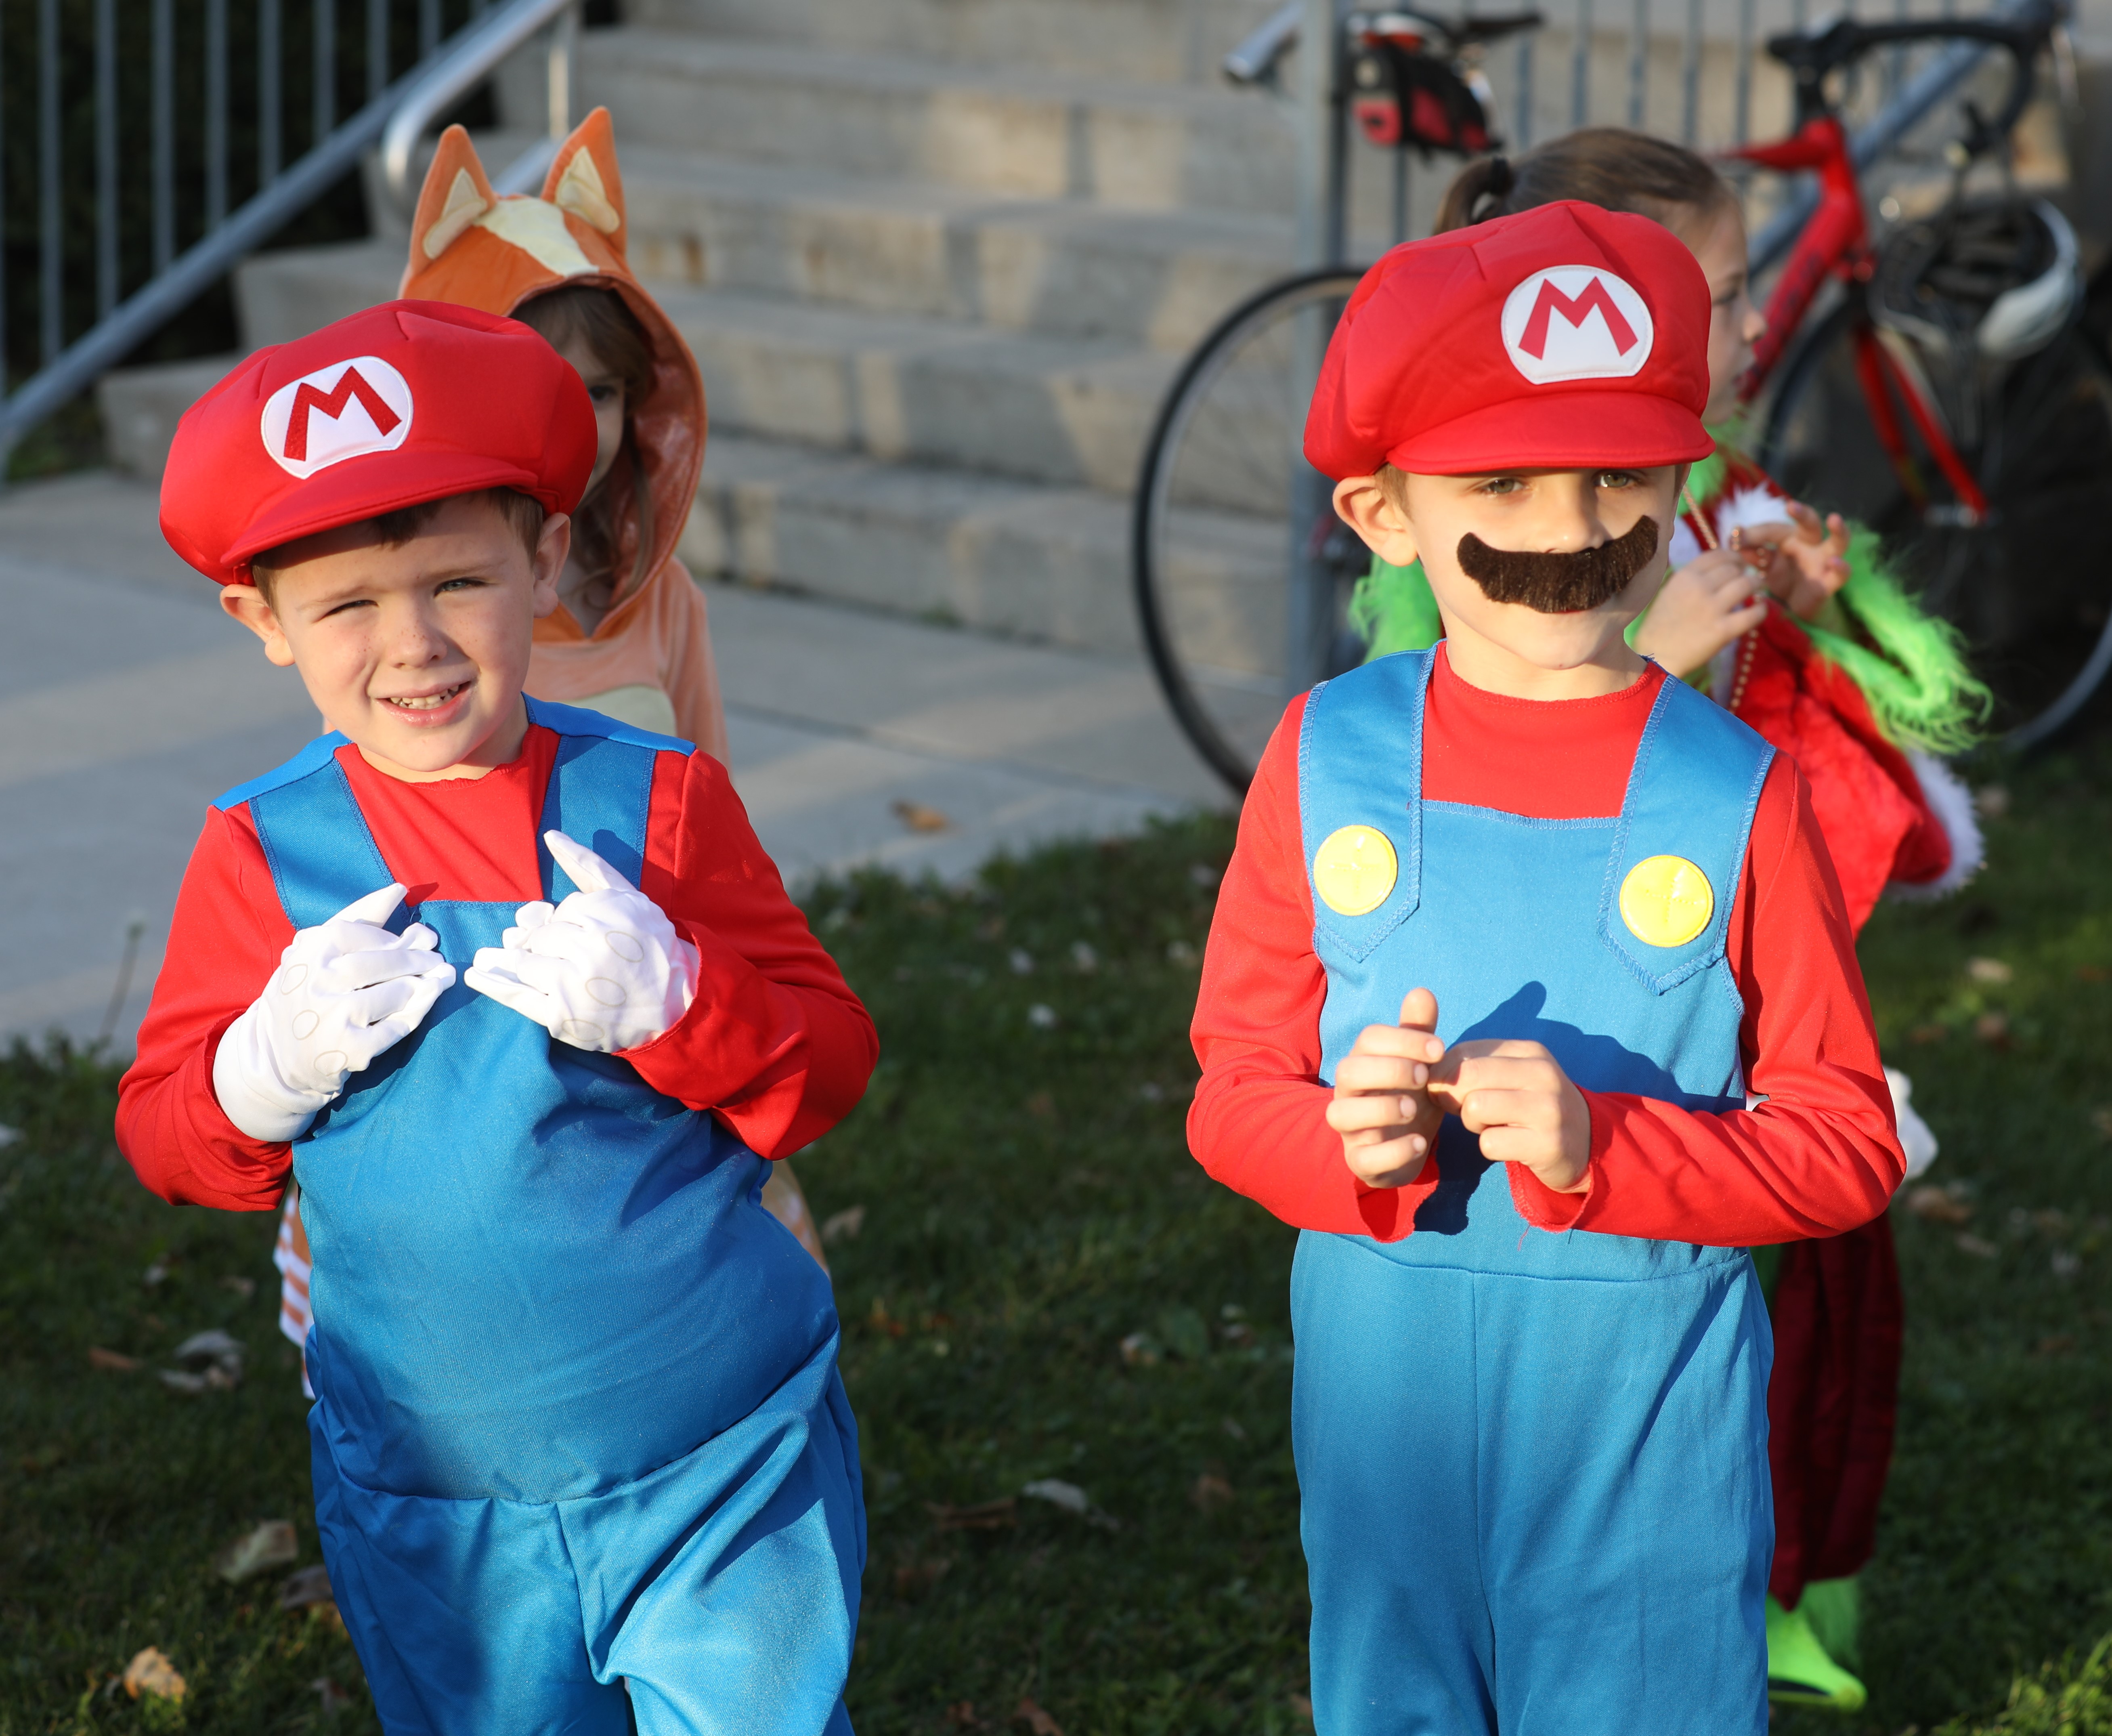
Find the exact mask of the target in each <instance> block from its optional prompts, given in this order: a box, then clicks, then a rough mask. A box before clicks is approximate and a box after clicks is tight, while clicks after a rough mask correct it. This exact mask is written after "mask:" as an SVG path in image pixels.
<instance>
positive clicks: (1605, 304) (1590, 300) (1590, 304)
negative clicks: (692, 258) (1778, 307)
mask: <svg viewBox="0 0 2112 1736" xmlns="http://www.w3.org/2000/svg"><path fill="white" fill-rule="evenodd" d="M1593 308H1597V309H1598V310H1599V312H1600V313H1601V314H1603V315H1604V316H1605V320H1606V330H1607V332H1608V333H1609V335H1611V336H1612V338H1613V339H1614V349H1615V350H1616V351H1617V352H1618V353H1620V354H1621V355H1623V356H1625V355H1626V354H1627V353H1628V352H1629V351H1630V350H1632V349H1634V348H1635V347H1636V329H1635V327H1634V326H1631V325H1630V324H1629V323H1628V322H1627V321H1626V320H1624V319H1623V318H1622V317H1621V310H1620V309H1619V308H1616V307H1615V306H1614V298H1613V297H1612V296H1610V295H1609V294H1607V293H1606V286H1605V285H1604V284H1603V283H1601V282H1600V280H1598V279H1597V278H1593V279H1592V280H1591V282H1590V283H1588V284H1586V285H1585V286H1584V289H1583V293H1582V294H1580V295H1578V296H1577V298H1576V300H1574V301H1572V300H1571V299H1570V298H1568V296H1566V295H1564V294H1563V293H1562V292H1561V291H1560V290H1559V289H1556V288H1555V287H1554V279H1553V278H1551V277H1550V278H1547V279H1545V280H1543V281H1542V283H1541V286H1540V298H1539V299H1538V300H1537V301H1536V302H1535V303H1533V304H1532V318H1531V319H1529V320H1527V321H1526V322H1525V332H1524V335H1523V336H1521V337H1520V338H1519V339H1518V348H1519V349H1522V350H1523V351H1524V352H1525V353H1527V355H1528V356H1531V357H1532V358H1533V360H1534V361H1536V362H1537V361H1539V360H1541V358H1543V357H1545V355H1546V353H1547V321H1548V317H1549V316H1550V314H1554V313H1559V314H1560V315H1561V316H1562V317H1563V318H1564V319H1565V320H1567V321H1568V322H1569V324H1570V325H1571V326H1573V327H1574V326H1582V324H1583V323H1584V321H1586V320H1587V319H1589V318H1590V317H1591V310H1592V309H1593ZM346 377H347V378H348V379H349V378H350V377H351V376H349V375H348V376H346Z"/></svg>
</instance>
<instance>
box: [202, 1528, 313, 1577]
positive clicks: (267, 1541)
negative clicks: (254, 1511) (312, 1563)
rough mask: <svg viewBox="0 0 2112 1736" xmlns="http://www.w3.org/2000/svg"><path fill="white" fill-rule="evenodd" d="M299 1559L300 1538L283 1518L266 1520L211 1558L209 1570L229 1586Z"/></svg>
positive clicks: (286, 1565) (292, 1563)
mask: <svg viewBox="0 0 2112 1736" xmlns="http://www.w3.org/2000/svg"><path fill="white" fill-rule="evenodd" d="M300 1558H301V1543H300V1539H299V1538H297V1537H295V1536H294V1528H293V1527H292V1526H291V1525H290V1524H288V1523H287V1522H286V1521H285V1520H283V1519H267V1520H265V1521H264V1522H263V1524H260V1525H253V1526H252V1527H251V1528H250V1529H248V1530H247V1531H245V1532H244V1533H242V1535H241V1536H240V1537H239V1538H235V1540H234V1542H231V1543H230V1544H229V1545H228V1546H227V1547H225V1549H223V1550H221V1552H220V1553H219V1554H218V1555H216V1556H214V1557H213V1558H212V1570H213V1571H214V1572H215V1573H216V1574H219V1575H220V1576H221V1579H225V1580H226V1581H227V1583H229V1584H230V1585H239V1584H240V1583H242V1582H243V1581H244V1579H255V1578H256V1577H257V1574H261V1573H267V1572H269V1571H270V1570H271V1569H272V1568H274V1567H291V1566H292V1565H294V1562H296V1561H299V1560H300Z"/></svg>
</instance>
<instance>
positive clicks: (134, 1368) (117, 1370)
mask: <svg viewBox="0 0 2112 1736" xmlns="http://www.w3.org/2000/svg"><path fill="white" fill-rule="evenodd" d="M88 1365H89V1367H90V1368H92V1369H109V1370H110V1372H111V1373H112V1374H138V1373H139V1370H140V1369H142V1368H143V1367H144V1366H145V1365H144V1364H143V1363H142V1362H141V1361H140V1360H139V1358H138V1357H137V1356H119V1355H118V1354H117V1352H116V1351H107V1350H105V1349H103V1347H102V1346H101V1345H99V1344H91V1345H89V1347H88Z"/></svg>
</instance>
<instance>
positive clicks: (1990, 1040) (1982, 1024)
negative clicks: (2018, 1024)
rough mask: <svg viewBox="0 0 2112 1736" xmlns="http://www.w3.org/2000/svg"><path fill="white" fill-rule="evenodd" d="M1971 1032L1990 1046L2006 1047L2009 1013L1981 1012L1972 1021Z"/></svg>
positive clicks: (2007, 1043) (2008, 1039) (2007, 1044)
mask: <svg viewBox="0 0 2112 1736" xmlns="http://www.w3.org/2000/svg"><path fill="white" fill-rule="evenodd" d="M1973 1035H1974V1036H1975V1037H1978V1038H1979V1039H1980V1041H1982V1042H1983V1043H1986V1044H1987V1045H1988V1046H1990V1047H1991V1048H1996V1049H2001V1048H2006V1047H2007V1046H2009V1041H2010V1015H2009V1014H2006V1013H1982V1014H1981V1015H1980V1016H1979V1017H1978V1018H1976V1019H1974V1020H1973Z"/></svg>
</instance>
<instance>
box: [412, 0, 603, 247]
mask: <svg viewBox="0 0 2112 1736" xmlns="http://www.w3.org/2000/svg"><path fill="white" fill-rule="evenodd" d="M544 30H547V31H548V33H549V37H550V43H549V92H550V98H549V123H550V125H549V136H548V138H547V139H542V140H539V141H538V142H537V143H536V144H533V145H531V146H530V147H529V148H528V149H527V150H526V151H524V152H522V153H521V155H520V156H518V157H516V158H515V159H514V160H513V161H512V162H510V163H508V165H507V166H506V167H505V168H504V169H503V170H501V171H499V173H498V175H497V176H496V177H494V180H493V181H492V186H493V189H494V190H495V191H497V192H499V193H525V192H526V191H527V190H528V189H529V188H530V187H531V186H533V185H535V183H536V182H537V181H538V180H540V179H541V178H542V176H543V174H544V171H546V170H547V169H548V167H549V166H550V159H551V158H552V157H553V156H555V155H556V154H557V148H558V145H559V144H562V142H563V139H564V137H565V135H566V134H567V133H568V132H570V131H571V100H572V99H571V83H572V79H571V69H572V49H573V46H574V43H576V39H577V37H578V33H579V0H512V4H511V5H508V6H503V7H500V8H499V9H498V11H494V12H492V13H490V14H489V15H488V16H486V17H485V19H484V21H482V22H481V23H480V24H476V25H471V27H470V28H469V29H468V30H465V31H463V32H462V34H461V36H459V37H458V38H457V39H456V41H455V43H454V45H453V47H452V48H448V50H447V51H446V52H444V53H442V54H440V55H439V56H438V57H436V58H435V60H434V61H433V62H431V63H430V66H427V68H426V71H424V72H423V73H421V75H419V77H418V78H417V80H416V83H415V84H412V86H411V88H410V89H408V90H407V92H406V93H404V95H403V98H401V99H400V100H399V101H398V104H397V107H396V112H395V115H394V118H393V119H392V120H391V121H389V128H388V131H387V132H386V133H385V134H384V135H383V137H382V140H381V184H382V186H383V188H384V189H385V191H386V192H387V194H388V197H389V203H391V204H393V205H394V206H395V207H396V208H397V210H398V212H400V213H401V214H402V215H403V216H410V215H411V213H412V210H413V209H414V208H415V207H416V204H417V199H418V189H417V188H416V186H415V185H413V184H412V179H411V165H412V157H413V156H414V155H415V154H416V151H417V148H418V140H419V139H421V137H422V136H423V135H424V134H425V131H426V128H427V127H429V126H430V125H432V123H433V122H434V121H435V120H436V119H438V118H439V116H441V115H442V114H444V113H445V112H447V111H448V109H450V108H452V107H453V106H454V105H455V104H456V103H457V102H459V101H461V99H462V98H463V97H465V96H467V95H468V94H469V93H470V92H471V91H472V90H474V89H476V87H477V86H478V85H479V84H482V83H483V82H484V81H485V79H487V78H489V76H490V75H491V73H492V71H493V69H494V68H495V67H496V66H498V63H499V62H501V61H503V60H504V59H505V58H506V57H507V56H508V55H509V54H511V53H512V52H513V51H514V50H515V49H517V48H519V47H520V46H521V44H522V43H525V42H526V41H527V40H528V39H530V37H531V36H534V35H535V34H537V33H538V32H539V31H544Z"/></svg>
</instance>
